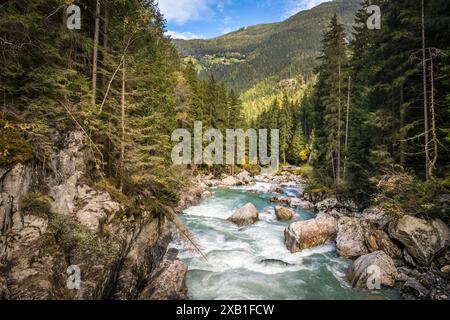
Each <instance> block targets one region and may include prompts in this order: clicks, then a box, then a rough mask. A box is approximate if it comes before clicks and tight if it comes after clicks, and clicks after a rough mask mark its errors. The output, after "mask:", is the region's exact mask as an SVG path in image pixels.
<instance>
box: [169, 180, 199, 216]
mask: <svg viewBox="0 0 450 320" xmlns="http://www.w3.org/2000/svg"><path fill="white" fill-rule="evenodd" d="M203 195H204V189H203V188H202V187H200V186H193V187H191V188H190V189H189V190H187V191H185V192H183V193H182V194H181V195H180V201H179V202H178V206H177V207H176V208H175V211H176V212H177V213H182V212H183V211H184V210H186V209H187V208H189V207H192V206H195V205H197V204H198V203H199V202H200V199H201V198H202V196H203Z"/></svg>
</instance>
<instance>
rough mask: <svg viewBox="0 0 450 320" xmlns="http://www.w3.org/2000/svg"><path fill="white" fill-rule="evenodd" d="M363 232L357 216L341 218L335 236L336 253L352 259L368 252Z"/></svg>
mask: <svg viewBox="0 0 450 320" xmlns="http://www.w3.org/2000/svg"><path fill="white" fill-rule="evenodd" d="M364 234H365V229H364V226H363V224H362V223H361V221H360V220H359V219H358V218H341V219H340V220H339V222H338V232H337V238H336V249H337V252H338V254H339V255H340V256H342V257H344V258H347V259H354V258H358V257H360V256H363V255H366V254H367V253H369V251H368V250H367V247H366V244H365V236H364Z"/></svg>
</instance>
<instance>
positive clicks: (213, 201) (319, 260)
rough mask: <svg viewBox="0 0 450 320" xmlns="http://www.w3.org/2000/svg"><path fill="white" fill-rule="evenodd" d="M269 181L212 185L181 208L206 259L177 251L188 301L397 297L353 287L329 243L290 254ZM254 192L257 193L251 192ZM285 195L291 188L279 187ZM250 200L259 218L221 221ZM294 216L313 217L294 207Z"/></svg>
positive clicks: (394, 293) (293, 192)
mask: <svg viewBox="0 0 450 320" xmlns="http://www.w3.org/2000/svg"><path fill="white" fill-rule="evenodd" d="M270 187H271V186H270V184H268V183H256V185H252V186H246V187H236V188H231V189H212V190H210V191H211V192H213V197H211V198H208V199H204V200H203V201H202V202H201V203H200V204H199V205H198V206H195V207H191V208H189V209H187V210H186V211H185V215H183V216H182V217H181V218H182V219H183V221H184V222H185V224H186V225H187V227H188V228H189V229H190V231H191V232H192V233H193V235H194V236H195V237H196V239H197V241H198V243H199V245H200V247H201V248H202V250H203V252H204V254H205V255H206V257H207V261H206V260H205V259H203V258H202V257H201V255H199V254H198V253H197V252H195V251H189V250H181V252H180V257H181V258H182V259H183V261H185V263H186V264H187V265H188V267H189V271H188V274H187V287H188V294H189V299H192V300H200V299H202V300H203V299H205V300H241V299H242V300H302V299H314V300H316V299H318V300H323V299H339V300H350V299H358V300H361V299H398V298H399V293H398V290H395V289H389V290H381V291H377V292H369V291H361V290H353V289H352V288H351V287H350V286H349V285H348V284H347V282H346V280H345V272H346V270H347V269H348V267H349V264H350V261H348V260H345V259H342V258H340V257H339V256H338V255H337V254H336V250H335V247H334V245H331V244H330V245H326V246H323V247H319V248H314V249H311V250H305V251H303V252H301V253H297V254H292V253H290V252H289V251H288V250H287V249H286V246H285V244H284V229H285V228H286V227H287V226H288V225H289V223H292V222H279V221H277V219H276V217H275V212H274V204H273V203H271V202H270V198H271V197H272V196H273V194H271V193H270V192H269V190H270ZM255 191H257V192H255ZM284 191H285V193H286V194H287V195H289V196H295V195H297V193H298V191H297V190H296V189H295V188H294V189H293V188H286V189H284ZM249 202H251V203H253V204H254V205H255V206H256V207H257V208H258V210H259V212H267V213H262V214H260V221H259V222H258V223H257V224H255V225H252V226H248V227H245V228H238V227H237V226H235V225H233V224H232V223H230V222H229V221H227V220H226V219H227V218H228V217H229V216H231V214H232V213H233V212H234V211H235V210H236V209H238V208H240V207H242V206H243V205H245V204H247V203H249ZM296 213H297V214H296V217H295V220H306V219H311V218H314V216H315V214H314V213H313V212H308V211H303V210H301V209H299V210H297V211H296Z"/></svg>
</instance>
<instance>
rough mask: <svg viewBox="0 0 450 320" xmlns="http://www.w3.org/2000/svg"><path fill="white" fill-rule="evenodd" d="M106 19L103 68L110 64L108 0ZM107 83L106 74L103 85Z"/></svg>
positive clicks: (105, 6)
mask: <svg viewBox="0 0 450 320" xmlns="http://www.w3.org/2000/svg"><path fill="white" fill-rule="evenodd" d="M104 8H105V21H104V22H103V23H104V25H103V68H106V66H107V65H108V62H107V61H108V40H109V35H108V33H109V10H108V0H105V4H104ZM105 84H106V75H105V74H104V75H103V77H102V87H103V88H104V87H105Z"/></svg>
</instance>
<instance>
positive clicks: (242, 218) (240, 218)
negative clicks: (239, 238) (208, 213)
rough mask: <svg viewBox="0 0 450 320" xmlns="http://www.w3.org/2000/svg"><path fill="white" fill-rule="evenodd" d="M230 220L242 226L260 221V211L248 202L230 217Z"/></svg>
mask: <svg viewBox="0 0 450 320" xmlns="http://www.w3.org/2000/svg"><path fill="white" fill-rule="evenodd" d="M228 221H230V222H232V223H234V224H237V225H238V226H240V227H243V226H247V225H251V224H254V223H256V222H258V221H259V213H258V210H257V209H256V207H255V206H254V205H253V204H251V203H247V204H246V205H245V206H243V207H242V208H240V209H239V210H238V211H236V212H235V213H234V214H233V215H232V216H231V217H229V218H228Z"/></svg>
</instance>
